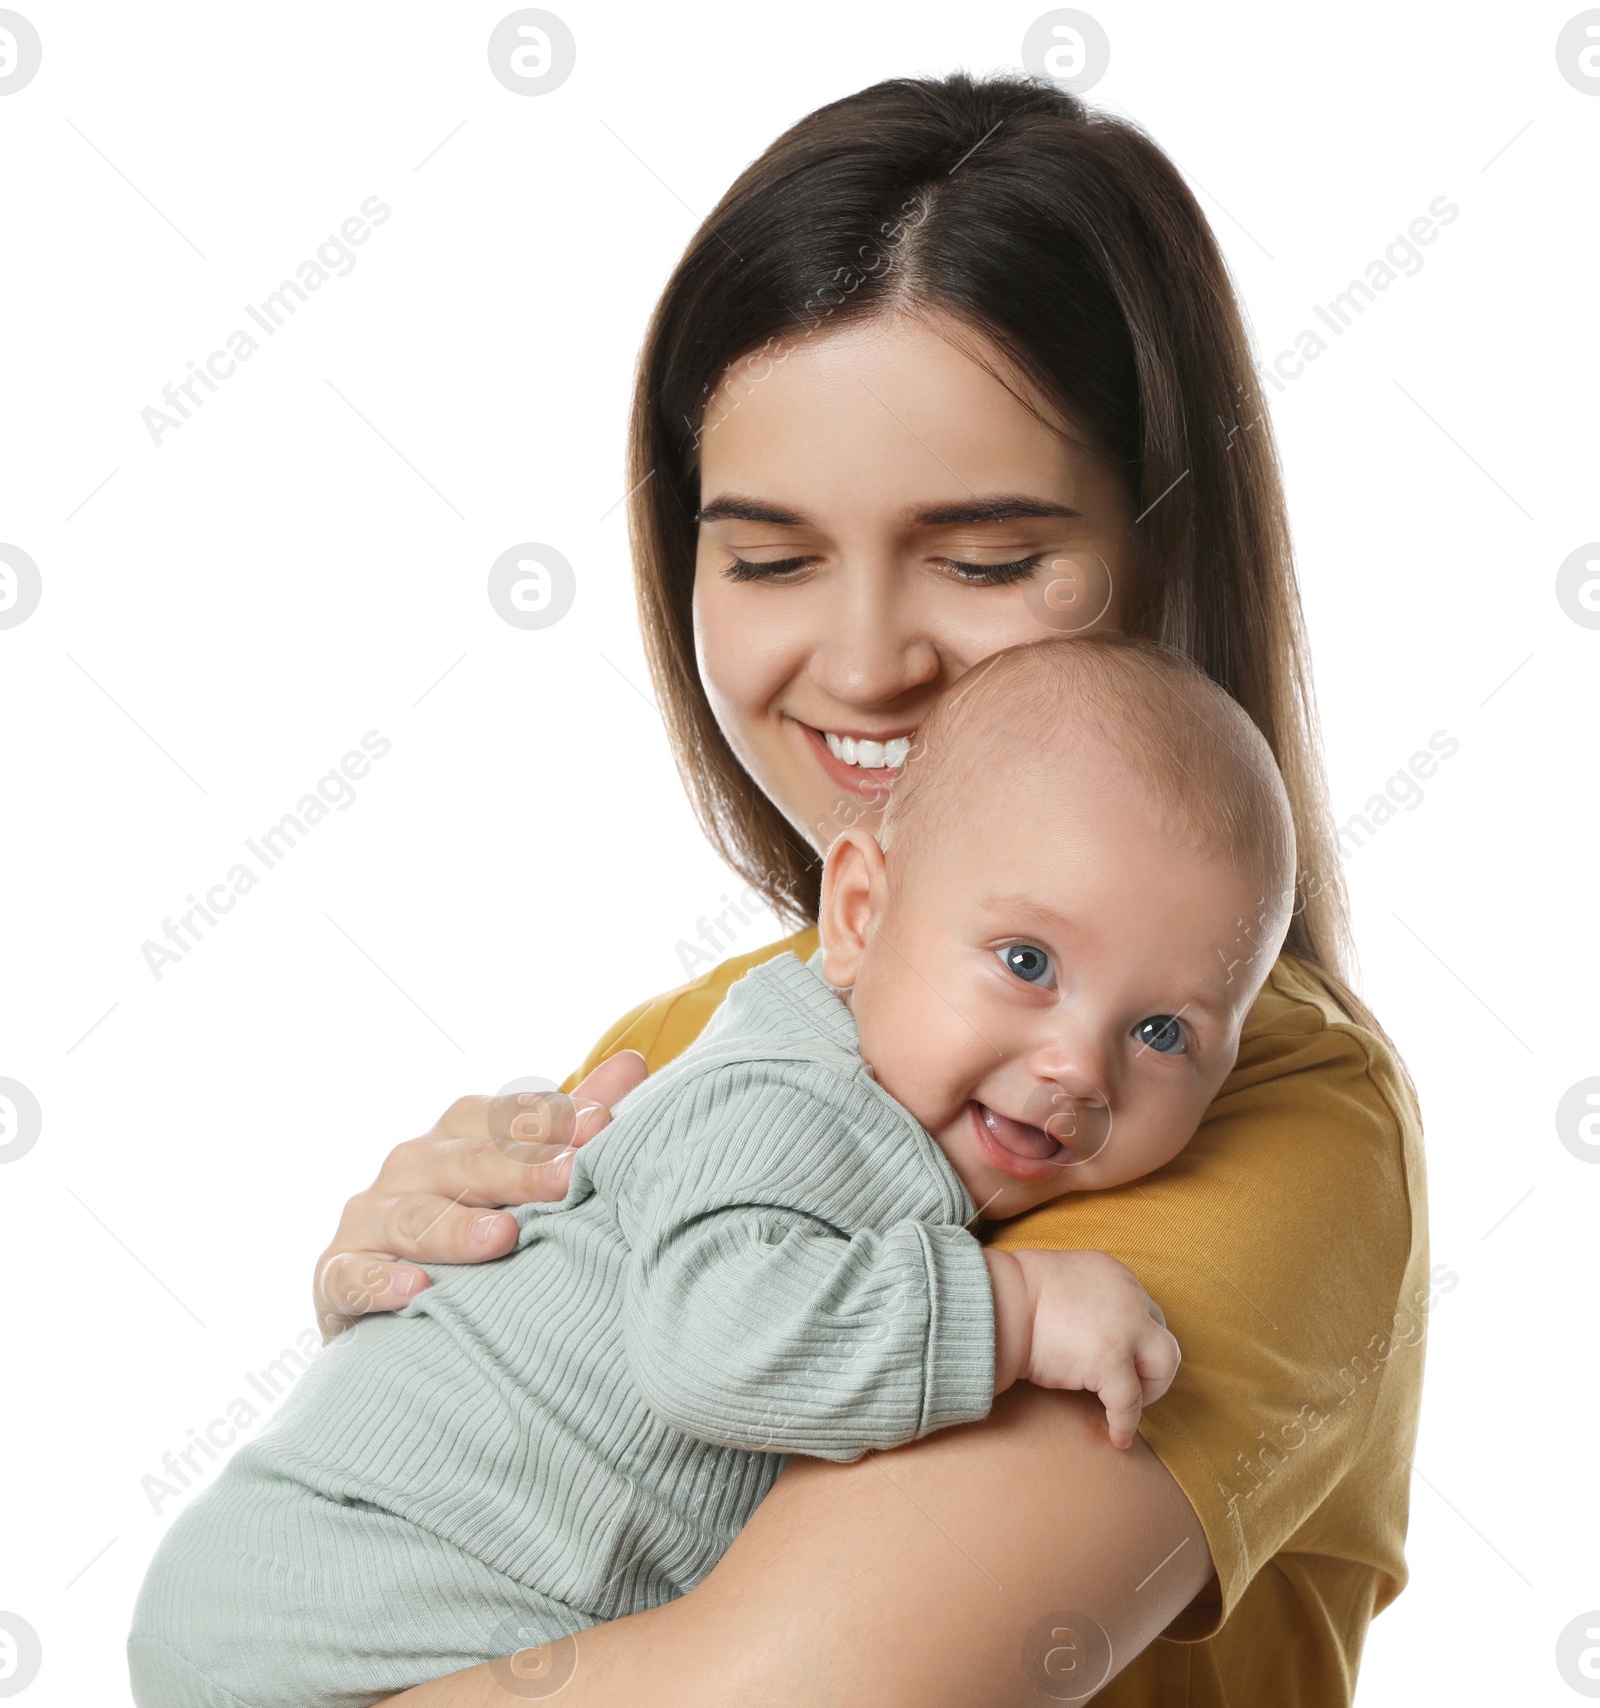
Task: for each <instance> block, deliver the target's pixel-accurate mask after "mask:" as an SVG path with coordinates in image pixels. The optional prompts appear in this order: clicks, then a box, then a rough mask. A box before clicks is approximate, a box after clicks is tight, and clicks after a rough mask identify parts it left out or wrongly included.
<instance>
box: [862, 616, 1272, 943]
mask: <svg viewBox="0 0 1600 1708" xmlns="http://www.w3.org/2000/svg"><path fill="white" fill-rule="evenodd" d="M1128 783H1132V784H1134V785H1136V786H1137V787H1138V788H1139V789H1140V791H1141V792H1142V793H1143V795H1144V798H1145V800H1146V801H1147V802H1148V803H1149V805H1150V807H1151V808H1152V809H1153V811H1154V813H1155V816H1156V818H1157V820H1158V821H1159V823H1160V825H1161V828H1162V830H1163V831H1164V832H1165V833H1166V834H1167V835H1169V836H1170V837H1171V838H1172V839H1173V840H1174V841H1175V842H1177V843H1179V844H1181V845H1183V846H1187V847H1192V848H1195V849H1197V850H1199V851H1201V852H1203V853H1205V854H1207V855H1210V856H1214V857H1217V858H1221V859H1229V860H1231V861H1232V863H1233V865H1234V866H1235V867H1236V868H1238V869H1240V870H1242V871H1246V872H1249V873H1250V874H1251V875H1252V876H1253V877H1254V878H1255V879H1256V880H1257V881H1258V883H1259V886H1260V894H1261V896H1262V897H1263V898H1264V906H1263V909H1262V919H1261V921H1260V925H1261V928H1262V929H1263V931H1264V932H1266V933H1268V934H1270V935H1272V936H1273V937H1274V938H1275V937H1276V936H1277V934H1278V933H1280V932H1281V931H1282V929H1283V928H1284V927H1285V926H1286V925H1287V922H1288V919H1289V916H1290V912H1291V909H1292V905H1293V894H1294V883H1295V838H1294V823H1293V818H1292V816H1291V812H1290V807H1289V798H1288V795H1287V793H1286V791H1285V789H1284V786H1283V779H1282V777H1281V776H1280V775H1279V772H1278V767H1277V764H1276V763H1275V762H1274V760H1273V757H1272V751H1271V749H1270V748H1269V747H1268V745H1267V742H1266V739H1265V738H1264V737H1263V736H1262V734H1261V732H1260V731H1259V730H1258V729H1257V728H1256V726H1255V725H1254V724H1253V723H1252V722H1251V720H1250V718H1249V716H1248V715H1247V714H1246V712H1245V711H1244V709H1243V708H1242V707H1241V706H1240V705H1239V704H1238V702H1237V701H1235V700H1233V699H1232V698H1231V697H1230V696H1229V695H1228V694H1227V693H1225V692H1224V691H1223V689H1221V688H1220V687H1218V686H1217V684H1216V683H1215V682H1213V681H1212V680H1211V678H1210V677H1208V676H1207V675H1206V674H1205V672H1204V671H1202V670H1201V669H1200V668H1199V667H1198V666H1197V665H1195V664H1193V663H1192V662H1190V660H1188V659H1187V658H1185V657H1184V656H1183V655H1182V654H1181V653H1178V652H1175V651H1173V650H1172V649H1171V648H1170V647H1166V646H1162V645H1159V644H1158V643H1156V642H1154V641H1151V640H1146V639H1144V638H1142V637H1140V636H1135V635H1125V634H1095V635H1083V636H1077V637H1070V636H1064V637H1061V638H1059V639H1055V640H1045V641H1036V642H1032V643H1030V644H1028V645H1024V646H1016V647H1011V648H1009V649H1008V650H1006V651H1005V652H1000V653H996V654H995V655H994V656H993V657H991V658H988V659H986V660H985V661H984V662H983V663H982V664H980V665H978V666H976V667H975V668H974V669H972V670H970V671H969V672H968V673H967V674H966V676H964V677H963V678H962V679H961V680H960V681H959V682H957V683H956V684H955V685H954V686H953V687H952V688H951V689H950V690H949V692H948V693H947V694H946V695H945V696H944V698H943V699H941V700H940V701H939V703H938V705H937V706H936V707H935V709H934V711H933V713H932V715H931V716H930V717H929V718H928V720H927V721H926V722H925V723H924V724H923V726H922V728H921V729H920V730H919V731H918V732H917V738H916V741H915V743H914V745H913V748H912V751H911V754H910V756H909V758H908V760H907V762H906V768H905V770H904V772H903V773H902V775H901V776H900V779H899V781H898V782H896V784H895V786H894V792H893V793H892V794H891V795H890V797H889V802H888V806H887V808H886V810H885V813H884V819H883V826H882V831H881V834H880V838H879V840H880V841H881V842H882V844H883V847H884V850H885V852H886V853H889V854H890V859H889V866H890V870H891V874H892V877H893V878H894V879H895V880H896V881H897V880H898V879H899V878H900V877H902V876H903V875H904V873H903V870H902V869H903V868H904V866H905V865H906V861H907V858H908V857H910V858H912V859H914V858H915V856H916V854H917V852H918V850H921V849H935V848H937V847H938V846H939V844H940V842H941V840H942V839H943V838H945V837H947V836H959V835H960V834H961V831H962V824H963V821H964V820H966V821H969V822H970V815H971V814H973V813H974V812H980V811H983V810H984V809H985V806H986V804H987V803H988V800H989V798H990V796H991V793H992V792H998V791H1002V790H1003V791H1004V798H1005V799H1006V800H1008V801H1010V802H1015V801H1016V800H1017V799H1018V798H1019V797H1018V790H1019V788H1022V787H1030V788H1042V789H1043V790H1044V791H1045V794H1046V797H1048V795H1049V793H1050V791H1051V790H1052V789H1059V788H1063V787H1064V788H1071V789H1076V790H1080V791H1081V790H1094V789H1102V788H1111V787H1118V786H1126V784H1128ZM891 850H893V852H892V853H891V852H890V851H891Z"/></svg>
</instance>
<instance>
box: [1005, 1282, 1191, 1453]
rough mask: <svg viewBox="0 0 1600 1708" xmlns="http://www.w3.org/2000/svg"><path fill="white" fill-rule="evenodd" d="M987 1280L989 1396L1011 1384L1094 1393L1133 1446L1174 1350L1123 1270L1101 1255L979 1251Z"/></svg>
mask: <svg viewBox="0 0 1600 1708" xmlns="http://www.w3.org/2000/svg"><path fill="white" fill-rule="evenodd" d="M983 1255H984V1257H985V1259H986V1260H987V1262H988V1265H989V1274H990V1278H991V1280H992V1281H993V1283H994V1316H995V1360H994V1364H995V1368H994V1391H995V1392H996V1393H997V1394H998V1393H1001V1392H1003V1391H1004V1390H1005V1389H1006V1388H1009V1387H1010V1386H1011V1384H1012V1383H1013V1382H1032V1383H1034V1384H1035V1385H1036V1386H1038V1387H1041V1388H1080V1389H1084V1390H1086V1391H1088V1392H1090V1393H1094V1394H1098V1395H1099V1397H1100V1403H1101V1404H1102V1405H1103V1406H1104V1407H1105V1408H1106V1422H1107V1423H1108V1424H1109V1426H1110V1429H1111V1441H1112V1444H1113V1445H1114V1446H1117V1447H1131V1446H1132V1445H1133V1438H1134V1434H1135V1432H1136V1431H1137V1430H1138V1427H1139V1413H1140V1411H1141V1410H1142V1409H1143V1407H1145V1406H1147V1405H1149V1404H1150V1403H1151V1402H1152V1401H1154V1400H1158V1399H1160V1398H1161V1396H1162V1395H1163V1394H1164V1393H1165V1392H1166V1391H1167V1389H1168V1388H1170V1387H1171V1386H1172V1378H1173V1377H1174V1376H1176V1375H1177V1373H1178V1358H1179V1353H1178V1343H1177V1341H1176V1340H1174V1339H1173V1338H1172V1336H1171V1335H1170V1334H1169V1333H1168V1332H1167V1323H1166V1318H1165V1317H1164V1316H1163V1315H1162V1314H1161V1307H1160V1306H1159V1305H1157V1304H1156V1303H1155V1301H1154V1300H1152V1299H1151V1297H1150V1295H1149V1294H1148V1293H1146V1292H1145V1290H1144V1288H1143V1287H1141V1286H1140V1285H1139V1281H1138V1279H1137V1277H1136V1276H1135V1275H1134V1273H1133V1271H1132V1270H1131V1269H1128V1268H1127V1267H1126V1266H1125V1265H1123V1264H1121V1263H1118V1262H1117V1260H1116V1259H1115V1258H1114V1257H1108V1256H1107V1255H1106V1254H1105V1253H1104V1252H1103V1251H1035V1250H1026V1251H1015V1252H1011V1251H985V1252H984V1254H983Z"/></svg>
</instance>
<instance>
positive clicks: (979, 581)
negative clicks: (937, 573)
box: [938, 553, 1039, 587]
mask: <svg viewBox="0 0 1600 1708" xmlns="http://www.w3.org/2000/svg"><path fill="white" fill-rule="evenodd" d="M938 561H939V562H940V563H941V564H943V565H944V567H945V568H946V569H949V570H954V571H955V574H956V576H957V578H958V579H959V580H961V581H969V582H971V583H972V584H973V585H974V586H978V587H1008V586H1010V584H1011V583H1012V582H1013V581H1026V580H1027V579H1028V577H1029V576H1030V575H1032V574H1033V572H1034V571H1035V570H1036V569H1037V568H1038V567H1039V554H1038V553H1035V555H1034V556H1032V557H1019V558H1018V559H1016V561H1015V562H1014V563H963V562H962V561H961V560H960V559H959V558H953V557H945V558H940V559H939V560H938Z"/></svg>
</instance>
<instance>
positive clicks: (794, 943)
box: [562, 925, 817, 1091]
mask: <svg viewBox="0 0 1600 1708" xmlns="http://www.w3.org/2000/svg"><path fill="white" fill-rule="evenodd" d="M816 948H817V928H816V926H814V925H808V926H806V927H805V929H804V930H803V931H796V932H795V933H794V934H793V935H792V936H789V937H783V938H780V939H779V940H778V941H777V942H776V943H767V944H764V945H763V946H762V947H761V948H759V949H752V950H751V951H750V952H749V953H748V954H744V955H733V956H731V957H730V958H729V959H728V960H726V961H723V962H721V963H719V964H718V965H717V966H715V967H713V968H712V969H711V971H710V972H708V973H702V974H701V975H700V977H699V978H697V979H691V980H690V981H689V982H688V983H687V984H681V985H679V986H677V988H676V989H674V990H668V991H663V992H662V994H661V995H660V996H653V997H651V998H649V1000H648V1001H645V1002H641V1003H640V1004H639V1005H638V1007H636V1008H630V1009H629V1010H628V1012H627V1013H626V1014H624V1015H623V1016H622V1018H621V1019H620V1020H618V1021H617V1022H616V1024H615V1025H613V1026H611V1027H610V1028H609V1029H608V1030H607V1031H606V1032H604V1033H603V1034H602V1035H601V1038H600V1041H599V1042H598V1043H597V1044H596V1045H595V1046H594V1048H593V1049H592V1050H590V1052H589V1054H588V1055H587V1056H586V1057H585V1058H584V1060H583V1063H582V1065H581V1066H579V1067H578V1068H577V1069H576V1070H575V1071H574V1072H573V1073H572V1074H570V1075H569V1076H568V1077H567V1079H566V1080H565V1081H564V1082H563V1084H562V1090H563V1091H571V1090H572V1088H573V1087H574V1086H575V1085H577V1084H578V1082H579V1081H580V1080H582V1079H583V1077H584V1076H585V1075H586V1074H588V1073H590V1072H592V1071H593V1070H594V1069H595V1068H597V1067H598V1066H599V1065H600V1063H601V1062H603V1061H605V1060H606V1059H607V1057H609V1056H614V1055H616V1054H617V1053H618V1052H619V1051H621V1050H637V1051H638V1052H639V1054H640V1055H642V1056H643V1057H644V1059H645V1061H646V1063H647V1064H648V1065H649V1068H650V1071H651V1073H654V1072H656V1070H657V1069H658V1068H663V1067H665V1066H666V1065H667V1063H668V1062H670V1061H672V1060H673V1059H674V1058H676V1057H677V1056H680V1055H682V1053H683V1052H684V1051H685V1050H686V1049H688V1047H689V1046H690V1045H691V1044H692V1043H693V1042H694V1041H695V1039H696V1038H698V1037H699V1036H700V1033H701V1032H702V1031H703V1030H704V1028H705V1025H706V1022H707V1021H708V1020H710V1018H711V1016H712V1015H713V1014H715V1013H716V1011H717V1008H718V1007H719V1005H720V1004H721V1002H722V999H723V998H724V997H725V996H726V995H727V994H728V990H729V988H730V987H731V986H732V985H734V984H735V983H737V981H738V980H739V979H741V978H743V977H744V975H745V974H746V973H747V972H749V971H750V969H751V968H752V967H758V966H760V965H761V964H762V962H764V961H770V960H771V959H772V958H773V957H774V956H775V955H782V954H784V953H786V952H787V953H789V954H793V955H797V956H798V957H799V958H800V959H801V960H802V961H804V960H809V959H810V957H811V956H812V955H813V954H814V953H815V952H816Z"/></svg>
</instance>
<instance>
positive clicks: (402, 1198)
mask: <svg viewBox="0 0 1600 1708" xmlns="http://www.w3.org/2000/svg"><path fill="white" fill-rule="evenodd" d="M648 1071H649V1070H648V1069H647V1068H646V1067H645V1062H644V1057H643V1056H641V1055H640V1054H639V1053H638V1051H636V1050H623V1051H621V1052H620V1053H619V1054H617V1055H615V1056H612V1057H610V1058H609V1059H608V1060H606V1061H603V1062H602V1063H601V1064H600V1066H599V1067H597V1068H596V1069H595V1070H594V1072H593V1073H591V1074H590V1075H589V1077H588V1078H587V1079H586V1080H584V1081H583V1083H582V1084H581V1085H580V1086H578V1088H577V1089H576V1090H575V1091H574V1092H573V1094H572V1096H571V1097H570V1098H569V1097H564V1096H563V1095H562V1094H561V1093H560V1092H526V1091H525V1092H513V1093H511V1094H510V1095H507V1096H502V1097H460V1098H457V1099H456V1101H455V1102H454V1103H452V1104H451V1105H450V1107H449V1108H448V1109H446V1110H445V1112H444V1114H442V1115H441V1116H440V1117H439V1119H438V1120H437V1121H436V1122H435V1123H434V1124H433V1126H432V1127H431V1128H430V1129H429V1130H428V1131H427V1132H426V1133H424V1134H423V1135H422V1136H421V1138H417V1139H407V1140H406V1142H405V1143H404V1144H401V1145H396V1146H395V1148H394V1149H393V1150H392V1151H390V1152H389V1155H388V1157H387V1158H386V1159H385V1161H384V1164H383V1167H382V1168H381V1169H379V1171H378V1178H377V1179H376V1180H375V1181H373V1183H372V1184H371V1185H370V1186H369V1187H368V1188H367V1189H366V1191H365V1192H358V1193H357V1194H356V1195H355V1197H354V1198H352V1199H351V1200H350V1202H349V1203H348V1204H346V1205H345V1207H344V1215H343V1216H341V1217H340V1219H339V1227H338V1231H337V1232H336V1233H335V1234H334V1236H333V1240H332V1242H331V1243H330V1244H329V1246H328V1249H327V1250H326V1251H325V1252H323V1254H322V1256H321V1257H319V1258H318V1259H317V1274H316V1281H315V1283H314V1285H313V1287H312V1296H313V1298H314V1300H315V1302H316V1308H317V1321H318V1323H319V1324H320V1325H321V1327H322V1336H323V1339H324V1340H325V1341H328V1340H332V1339H333V1338H334V1336H335V1335H337V1334H340V1333H342V1332H343V1331H344V1330H345V1329H347V1328H348V1327H349V1326H350V1324H351V1323H353V1322H355V1321H356V1319H357V1318H358V1317H362V1316H365V1315H366V1314H367V1313H368V1312H370V1311H395V1310H398V1309H399V1308H400V1307H401V1306H402V1305H403V1304H405V1302H406V1301H407V1300H408V1299H410V1298H413V1297H414V1296H415V1295H416V1294H418V1293H420V1292H421V1291H422V1289H423V1288H424V1287H428V1286H431V1285H432V1282H431V1281H430V1279H429V1277H428V1275H427V1273H426V1272H425V1271H424V1270H421V1269H418V1268H416V1267H415V1265H416V1264H417V1263H484V1262H487V1261H488V1260H489V1259H490V1258H493V1257H503V1256H504V1255H505V1254H506V1253H507V1252H508V1251H510V1250H511V1248H512V1246H514V1245H515V1244H516V1243H517V1223H516V1219H515V1217H513V1216H509V1215H507V1214H506V1213H505V1212H504V1210H503V1209H501V1208H500V1207H501V1206H502V1205H506V1204H532V1203H537V1202H546V1201H549V1200H552V1199H556V1198H560V1197H562V1196H564V1195H565V1193H566V1190H567V1182H568V1180H569V1179H570V1178H571V1175H572V1158H573V1153H574V1152H575V1151H576V1150H577V1149H578V1147H579V1146H580V1145H585V1144H587V1143H588V1142H589V1140H590V1139H592V1138H593V1137H594V1136H595V1134H596V1133H598V1132H599V1131H600V1130H601V1129H602V1128H603V1127H605V1126H606V1124H607V1123H608V1122H609V1121H610V1119H611V1105H612V1104H613V1103H615V1102H616V1101H617V1100H618V1099H619V1098H621V1097H623V1096H625V1095H626V1094H627V1093H628V1092H630V1091H632V1090H633V1088H634V1087H635V1086H636V1085H638V1084H639V1083H640V1081H641V1080H643V1079H644V1077H645V1075H646V1073H647V1072H648ZM407 1259H410V1260H411V1261H410V1262H407V1261H406V1260H407Z"/></svg>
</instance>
